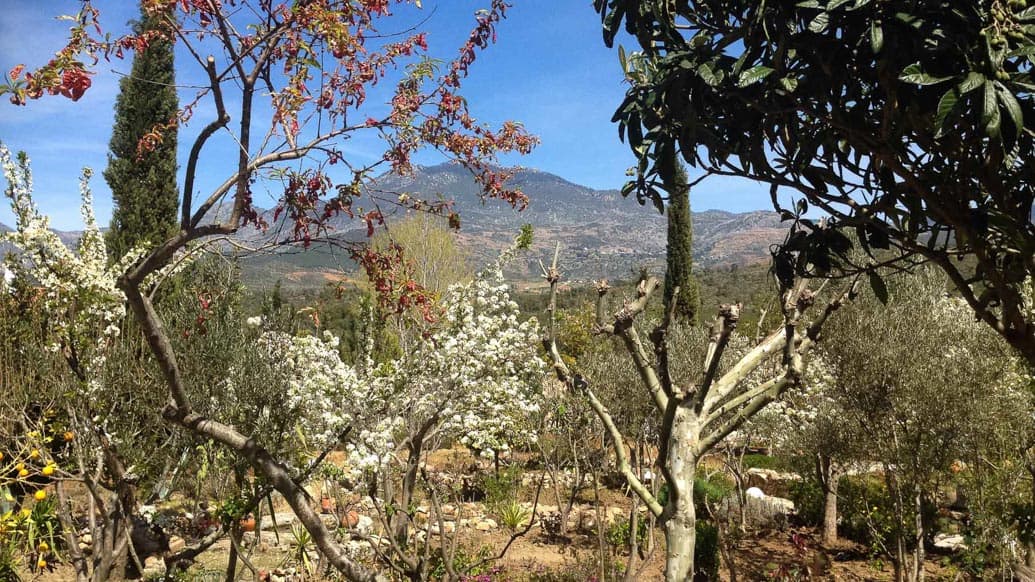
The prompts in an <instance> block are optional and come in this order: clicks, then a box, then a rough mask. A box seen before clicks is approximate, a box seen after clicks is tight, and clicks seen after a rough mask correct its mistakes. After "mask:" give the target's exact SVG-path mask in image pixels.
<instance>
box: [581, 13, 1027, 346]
mask: <svg viewBox="0 0 1035 582" xmlns="http://www.w3.org/2000/svg"><path fill="white" fill-rule="evenodd" d="M594 6H595V8H596V10H597V11H598V12H599V13H600V14H601V16H602V19H603V27H604V41H605V43H607V44H608V45H612V44H613V43H614V42H615V38H616V35H617V34H618V33H619V31H620V30H621V28H622V27H623V25H624V29H625V31H626V32H628V33H629V34H631V35H632V36H634V37H635V38H636V42H637V43H638V45H639V49H640V50H639V51H636V52H633V53H631V54H628V55H627V54H626V53H625V51H624V50H620V51H619V55H620V58H621V61H622V63H623V68H624V70H625V74H626V76H627V78H628V79H629V81H630V88H629V89H628V92H627V94H626V97H625V100H624V101H623V102H622V103H621V105H620V106H619V108H618V110H617V111H616V113H615V116H614V121H616V122H618V123H619V131H620V133H621V135H622V137H623V139H626V140H627V141H628V143H629V146H630V147H631V148H632V150H633V152H634V153H635V154H636V155H637V157H638V159H639V164H638V172H637V176H636V179H635V181H633V182H630V183H629V184H628V185H627V186H626V188H625V192H626V193H627V194H628V193H631V192H634V191H635V193H636V195H637V196H638V197H640V198H641V199H643V198H651V199H654V200H660V199H661V198H662V196H663V194H662V192H663V188H662V185H663V184H664V181H665V180H664V176H663V174H664V171H665V163H664V160H666V159H667V158H668V157H669V156H671V155H673V154H674V153H677V152H678V154H681V155H682V157H683V158H684V159H685V160H686V161H687V162H688V163H689V164H690V165H691V166H692V167H694V168H698V169H700V170H703V171H704V172H705V173H706V174H716V175H728V176H741V177H746V178H750V179H753V180H757V181H759V182H762V183H764V184H767V185H768V186H769V187H770V192H771V195H772V200H773V204H774V206H775V207H776V208H777V210H779V211H781V212H782V213H783V214H784V215H785V217H786V218H787V219H789V220H793V227H792V232H791V234H790V236H789V237H788V240H787V243H786V244H785V245H784V246H783V248H782V250H781V252H779V253H777V257H776V258H777V261H776V265H775V266H776V269H777V274H778V275H779V276H781V277H782V278H787V277H789V276H790V275H791V274H792V272H793V271H794V270H797V271H798V272H799V273H802V272H804V273H806V274H829V273H835V274H836V273H839V272H844V270H858V269H861V268H867V267H869V266H872V264H873V263H878V262H881V261H887V260H888V259H887V258H886V257H885V255H884V254H882V253H880V252H878V251H879V250H881V249H892V250H895V251H897V252H896V253H895V254H894V258H893V259H890V260H892V261H894V262H897V263H898V264H902V263H903V262H916V261H931V262H934V263H936V264H937V265H938V266H939V267H940V268H942V269H943V270H944V271H945V272H946V273H947V274H948V276H949V278H950V279H951V281H952V283H953V284H954V286H955V287H956V288H957V289H958V290H959V292H960V293H961V295H962V296H963V297H964V298H965V299H966V301H967V302H968V303H969V305H970V306H971V308H972V309H974V310H975V312H976V313H977V315H978V317H979V318H981V319H982V320H984V321H985V322H987V323H988V324H989V325H991V326H992V327H994V328H995V329H996V330H997V331H998V332H999V333H1000V334H1001V335H1003V336H1004V337H1005V338H1006V339H1007V340H1008V341H1009V342H1010V343H1011V344H1012V345H1013V346H1015V347H1017V348H1019V349H1021V351H1022V352H1024V354H1025V355H1026V358H1027V359H1028V361H1029V362H1032V363H1035V325H1032V321H1033V317H1032V311H1031V306H1030V305H1029V303H1028V302H1027V301H1028V300H1026V299H1025V296H1026V292H1027V293H1030V290H1027V289H1028V287H1029V286H1030V281H1031V277H1032V275H1033V274H1035V259H1033V256H1035V228H1033V226H1032V219H1031V214H1032V202H1033V200H1035V190H1033V189H1032V182H1033V180H1032V178H1033V172H1035V166H1033V165H1032V164H1031V163H1030V162H1029V161H1028V160H1030V159H1031V157H1032V150H1033V146H1035V139H1033V135H1035V134H1033V133H1032V128H1033V124H1035V109H1033V107H1035V103H1033V101H1032V90H1033V89H1035V79H1033V78H1032V67H1031V63H1032V60H1031V59H1032V57H1033V55H1035V7H1031V8H1029V7H1027V2H1025V1H1023V0H1020V1H1019V0H1010V1H1000V0H992V1H988V0H982V1H980V2H965V3H959V2H950V1H948V0H937V1H934V0H930V1H919V2H908V3H902V2H873V1H871V0H808V1H805V2H732V1H725V2H719V1H715V0H703V1H682V2H676V3H672V2H669V1H667V0H650V1H646V2H636V1H633V0H596V2H595V4H594ZM788 193H790V194H792V195H793V196H795V197H797V200H796V201H795V202H794V204H793V205H787V204H786V200H787V198H786V194H788ZM810 205H812V207H813V208H818V210H820V211H821V212H822V213H824V214H827V215H828V216H829V218H827V219H824V220H814V219H812V218H810V217H811V216H812V215H811V214H807V213H808V212H809V207H810ZM788 206H790V207H788ZM848 233H855V234H856V235H857V237H858V240H859V245H860V246H862V247H863V248H864V249H865V250H866V251H867V253H868V257H867V258H866V260H865V261H864V262H863V264H859V263H858V262H857V261H853V260H852V259H851V258H850V255H849V250H850V248H851V247H852V246H853V245H852V243H851V241H850V240H849V238H848V236H847V234H848ZM961 259H967V260H961ZM871 281H872V282H873V283H874V287H875V289H876V290H877V292H878V294H886V291H885V290H884V288H883V283H882V282H881V281H880V280H879V279H878V278H876V277H875V276H874V277H871ZM1026 290H1027V291H1026ZM1029 296H1030V295H1029Z"/></svg>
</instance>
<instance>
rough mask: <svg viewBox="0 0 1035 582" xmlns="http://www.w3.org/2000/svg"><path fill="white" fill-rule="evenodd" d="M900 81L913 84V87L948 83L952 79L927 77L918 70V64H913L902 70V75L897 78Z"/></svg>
mask: <svg viewBox="0 0 1035 582" xmlns="http://www.w3.org/2000/svg"><path fill="white" fill-rule="evenodd" d="M898 78H899V80H900V81H905V82H906V83H913V84H914V85H937V84H938V83H941V82H943V81H948V80H949V79H951V78H952V77H935V76H932V75H928V74H927V73H924V72H923V71H921V70H920V63H913V64H912V65H909V66H908V67H906V68H905V69H903V70H902V74H901V75H899V76H898Z"/></svg>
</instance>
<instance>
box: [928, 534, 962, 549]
mask: <svg viewBox="0 0 1035 582" xmlns="http://www.w3.org/2000/svg"><path fill="white" fill-rule="evenodd" d="M934 547H936V548H938V549H940V550H947V551H949V552H959V551H962V550H965V549H967V544H966V542H965V541H964V539H963V536H962V535H960V534H951V535H950V534H942V533H940V534H935V535H934Z"/></svg>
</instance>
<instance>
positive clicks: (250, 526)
mask: <svg viewBox="0 0 1035 582" xmlns="http://www.w3.org/2000/svg"><path fill="white" fill-rule="evenodd" d="M239 525H240V526H241V531H243V532H253V531H255V516H252V515H249V516H248V517H242V518H241V521H240V523H239Z"/></svg>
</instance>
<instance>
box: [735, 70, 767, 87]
mask: <svg viewBox="0 0 1035 582" xmlns="http://www.w3.org/2000/svg"><path fill="white" fill-rule="evenodd" d="M772 72H773V69H772V68H771V67H766V66H763V65H758V66H756V67H751V68H750V69H748V70H746V71H744V72H743V73H741V74H740V78H739V79H737V86H738V87H747V86H748V85H751V84H753V83H757V82H758V81H761V80H762V79H765V78H766V77H768V76H769V74H770V73H772Z"/></svg>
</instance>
